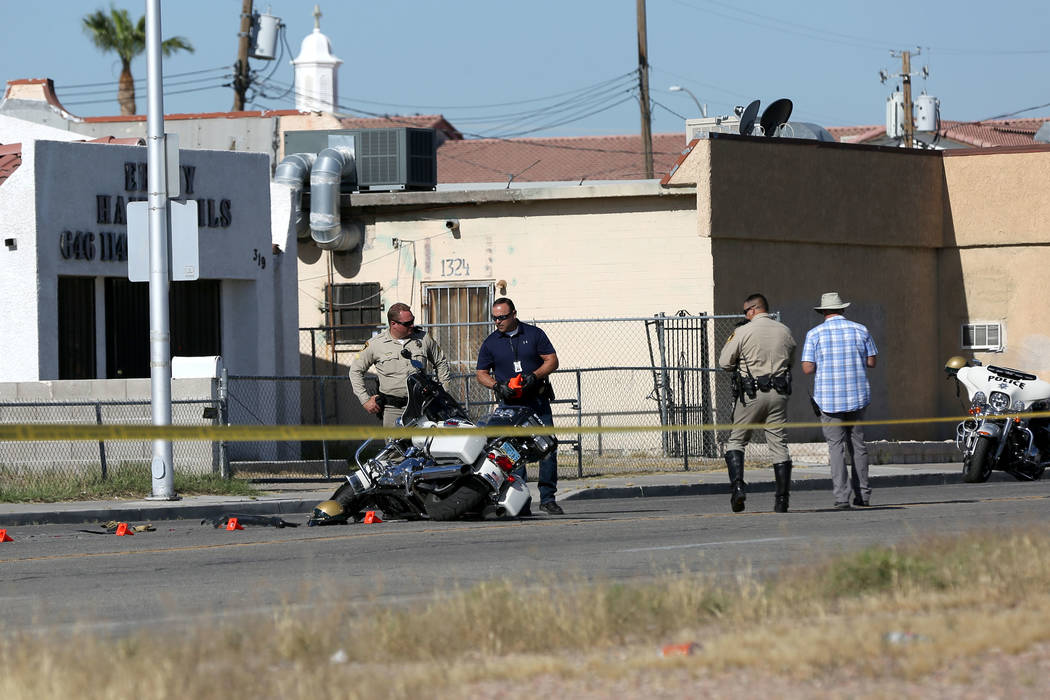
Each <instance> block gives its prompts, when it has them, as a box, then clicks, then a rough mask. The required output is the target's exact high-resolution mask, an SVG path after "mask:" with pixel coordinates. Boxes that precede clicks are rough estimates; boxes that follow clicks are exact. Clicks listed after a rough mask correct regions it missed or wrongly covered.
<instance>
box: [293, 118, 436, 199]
mask: <svg viewBox="0 0 1050 700" xmlns="http://www.w3.org/2000/svg"><path fill="white" fill-rule="evenodd" d="M329 146H345V147H349V148H352V149H353V151H354V161H355V166H356V170H357V189H359V190H361V191H368V190H373V191H378V190H432V189H435V188H436V187H437V136H436V134H435V132H434V130H433V129H420V128H415V127H395V128H392V129H337V130H332V131H289V132H286V133H285V135H284V152H285V155H289V154H292V153H318V152H320V151H323V150H324V149H325V148H328V147H329Z"/></svg>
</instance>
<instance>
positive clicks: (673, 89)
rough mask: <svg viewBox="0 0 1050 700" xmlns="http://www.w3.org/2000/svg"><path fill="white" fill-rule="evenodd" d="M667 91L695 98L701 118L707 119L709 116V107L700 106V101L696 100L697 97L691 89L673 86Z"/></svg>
mask: <svg viewBox="0 0 1050 700" xmlns="http://www.w3.org/2000/svg"><path fill="white" fill-rule="evenodd" d="M667 89H668V91H669V92H684V93H686V94H687V95H689V96H690V97H692V98H693V102H695V103H696V108H697V109H699V110H700V116H701V117H706V116H707V105H702V104H700V100H698V99H696V95H694V94H693V91H692V90H690V89H689V88H684V87H682V86H681V85H672V86H671V87H669V88H667Z"/></svg>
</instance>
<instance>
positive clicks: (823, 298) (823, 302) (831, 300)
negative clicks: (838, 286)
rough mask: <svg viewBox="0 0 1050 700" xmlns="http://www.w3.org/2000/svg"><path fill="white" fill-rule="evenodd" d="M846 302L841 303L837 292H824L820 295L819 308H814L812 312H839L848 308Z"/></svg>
mask: <svg viewBox="0 0 1050 700" xmlns="http://www.w3.org/2000/svg"><path fill="white" fill-rule="evenodd" d="M849 304H850V303H849V302H848V301H842V297H840V296H839V293H838V292H825V293H824V294H821V295H820V306H814V307H813V310H814V311H841V310H842V309H844V308H846V307H847V306H849Z"/></svg>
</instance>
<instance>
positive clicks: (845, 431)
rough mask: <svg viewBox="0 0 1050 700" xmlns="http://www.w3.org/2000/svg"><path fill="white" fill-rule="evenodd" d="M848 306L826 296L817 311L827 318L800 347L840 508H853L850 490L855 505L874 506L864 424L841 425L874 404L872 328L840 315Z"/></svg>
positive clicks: (835, 294) (834, 296)
mask: <svg viewBox="0 0 1050 700" xmlns="http://www.w3.org/2000/svg"><path fill="white" fill-rule="evenodd" d="M847 306H849V302H843V301H842V299H841V298H840V297H839V293H838V292H828V293H827V294H824V295H823V296H822V297H821V299H820V306H815V307H813V309H814V311H817V312H819V313H822V314H824V322H823V323H821V324H820V325H819V326H816V327H815V328H812V329H811V330H810V331H809V333H807V334H806V342H805V344H804V345H803V346H802V371H803V373H805V374H813V373H816V375H817V376H816V378H815V379H814V382H813V384H814V390H813V400H814V401H815V402H816V404H817V406H818V407H819V408H820V422H821V423H822V424H823V431H824V439H826V440H827V441H828V461H829V462H830V464H831V483H832V489H833V491H834V493H835V507H836V508H838V509H840V510H849V507H850V500H849V497H850V491H851V490H852V492H853V494H854V497H853V505H855V506H867V505H870V504H871V487H870V486H868V448H867V446H866V445H865V444H864V429H863V426H860V425H853V426H850V425H843V423H844V422H849V421H860V420H864V409H865V408H867V406H868V403H870V402H871V386H870V385H869V384H868V376H867V369H868V368H870V367H874V366H875V357H876V355H878V350H877V349H876V348H875V341H873V340H872V339H871V334H870V333H869V332H868V329H867V328H865V327H864V326H863V325H861V324H859V323H854V322H853V321H848V320H846V317H845V316H843V315H842V312H843V310H844V309H845V308H846V307H847ZM847 452H849V453H850V455H851V456H852V458H853V459H852V462H853V476H852V479H850V475H849V472H847V471H846V453H847Z"/></svg>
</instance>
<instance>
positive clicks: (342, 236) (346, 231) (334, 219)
mask: <svg viewBox="0 0 1050 700" xmlns="http://www.w3.org/2000/svg"><path fill="white" fill-rule="evenodd" d="M344 182H345V183H347V184H349V185H354V184H356V183H357V169H356V168H355V166H354V150H353V149H352V148H346V147H345V146H334V147H330V148H326V149H324V150H323V151H321V152H320V153H318V154H317V160H315V161H314V166H313V168H312V169H311V170H310V235H311V236H312V237H313V239H314V242H315V243H316V244H317V247H318V248H321V249H322V250H341V251H346V250H353V249H354V248H356V247H357V246H358V245H359V244H360V243H361V230H360V227H359V226H352V225H351V226H345V227H344V226H343V224H342V222H341V221H340V218H339V190H340V186H341V185H342V184H343V183H344Z"/></svg>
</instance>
